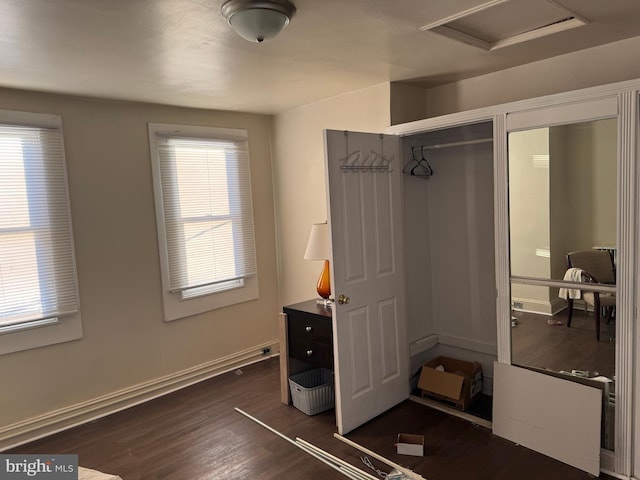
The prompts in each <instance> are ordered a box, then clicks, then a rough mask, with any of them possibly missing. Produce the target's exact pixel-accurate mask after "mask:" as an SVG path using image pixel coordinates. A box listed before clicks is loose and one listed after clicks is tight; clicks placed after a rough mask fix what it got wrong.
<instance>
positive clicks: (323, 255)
mask: <svg viewBox="0 0 640 480" xmlns="http://www.w3.org/2000/svg"><path fill="white" fill-rule="evenodd" d="M304 259H305V260H328V259H329V225H327V223H326V222H325V223H314V224H313V225H311V233H310V234H309V241H308V242H307V249H306V250H305V251H304Z"/></svg>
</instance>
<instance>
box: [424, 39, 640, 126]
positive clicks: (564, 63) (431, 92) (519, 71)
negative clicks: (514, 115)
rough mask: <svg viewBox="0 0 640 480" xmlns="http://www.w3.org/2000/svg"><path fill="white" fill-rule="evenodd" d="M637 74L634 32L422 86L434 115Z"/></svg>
mask: <svg viewBox="0 0 640 480" xmlns="http://www.w3.org/2000/svg"><path fill="white" fill-rule="evenodd" d="M469 48H471V47H469ZM639 77H640V37H635V38H631V39H627V40H622V41H619V42H614V43H609V44H606V45H602V46H599V47H594V48H589V49H586V50H581V51H578V52H573V53H568V54H565V55H559V56H557V57H553V58H549V59H546V60H541V61H538V62H532V63H529V64H526V65H521V66H518V67H513V68H509V69H506V70H502V71H499V72H495V73H490V74H487V75H481V76H478V77H474V78H470V79H467V80H462V81H459V82H455V83H450V84H446V85H442V86H440V87H435V88H430V89H427V91H426V102H427V104H426V112H427V117H437V116H439V115H444V114H447V113H452V112H461V111H464V110H471V109H474V108H480V107H487V106H491V105H498V104H501V103H506V102H511V101H515V100H523V99H527V98H534V97H538V96H542V95H549V94H552V93H560V92H566V91H571V90H577V89H580V88H586V87H592V86H596V85H605V84H607V83H613V82H617V81H622V80H632V79H635V78H639Z"/></svg>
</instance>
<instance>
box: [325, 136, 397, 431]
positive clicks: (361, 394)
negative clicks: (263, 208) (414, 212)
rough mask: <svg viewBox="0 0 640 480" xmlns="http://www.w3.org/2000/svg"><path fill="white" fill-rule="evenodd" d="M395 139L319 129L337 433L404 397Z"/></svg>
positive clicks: (356, 425) (370, 417)
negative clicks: (328, 247)
mask: <svg viewBox="0 0 640 480" xmlns="http://www.w3.org/2000/svg"><path fill="white" fill-rule="evenodd" d="M399 144H400V143H399V138H398V137H395V136H388V135H385V136H382V135H376V134H364V133H355V132H349V133H345V132H343V131H331V130H328V131H326V132H325V149H326V161H327V170H326V171H327V182H328V185H327V192H328V195H329V206H328V211H329V225H330V230H331V243H332V261H331V268H332V282H333V283H332V285H333V287H332V290H333V295H334V297H335V299H336V302H335V304H334V308H333V340H334V357H335V365H336V419H337V424H338V431H339V432H340V433H346V432H349V431H351V430H353V429H354V428H356V427H358V426H360V425H362V424H363V423H365V422H367V421H368V420H370V419H372V418H374V417H375V416H377V415H379V414H380V413H382V412H384V411H385V410H388V409H389V408H391V407H393V406H394V405H396V404H398V403H400V402H401V401H403V400H405V399H407V398H408V396H409V358H408V344H407V338H406V319H405V302H404V268H403V267H404V266H403V258H402V245H403V239H402V232H403V226H402V221H403V220H402V218H403V215H402V197H401V194H402V192H401V188H402V159H401V158H400V147H399ZM380 154H382V155H383V156H381V155H380ZM389 160H390V163H389V169H388V170H387V169H385V168H383V167H384V166H385V165H387V162H388V161H389ZM367 166H369V167H374V168H365V167H367ZM345 167H346V168H345ZM353 167H355V168H353ZM341 298H344V299H345V300H344V302H342V303H341V301H340V299H341ZM347 302H348V303H347Z"/></svg>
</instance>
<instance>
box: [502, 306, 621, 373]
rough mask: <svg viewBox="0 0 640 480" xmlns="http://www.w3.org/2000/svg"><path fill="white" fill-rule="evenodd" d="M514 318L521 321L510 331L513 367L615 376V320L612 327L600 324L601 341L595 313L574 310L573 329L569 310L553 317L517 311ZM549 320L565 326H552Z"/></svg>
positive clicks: (611, 323) (611, 324) (604, 323)
mask: <svg viewBox="0 0 640 480" xmlns="http://www.w3.org/2000/svg"><path fill="white" fill-rule="evenodd" d="M513 316H514V317H516V318H517V319H518V320H517V325H516V326H515V327H512V329H511V342H512V362H513V364H515V365H523V366H525V365H526V366H531V367H538V368H547V369H551V370H556V371H559V370H565V371H571V370H586V371H588V372H590V376H594V375H596V374H595V372H597V374H599V375H604V376H606V377H609V378H612V377H613V375H614V366H615V320H612V321H611V322H610V324H609V325H606V322H605V321H604V319H603V320H602V321H601V325H600V341H599V342H598V341H597V340H596V333H595V321H594V319H593V314H592V313H589V314H588V315H587V314H585V312H584V311H580V310H577V309H574V310H573V320H572V322H571V328H567V320H566V316H567V311H566V310H563V311H561V312H560V313H559V314H557V315H555V316H553V317H548V316H545V315H536V314H533V313H523V312H515V311H514V312H513ZM548 320H552V321H553V322H561V323H562V325H558V326H551V325H549V324H548Z"/></svg>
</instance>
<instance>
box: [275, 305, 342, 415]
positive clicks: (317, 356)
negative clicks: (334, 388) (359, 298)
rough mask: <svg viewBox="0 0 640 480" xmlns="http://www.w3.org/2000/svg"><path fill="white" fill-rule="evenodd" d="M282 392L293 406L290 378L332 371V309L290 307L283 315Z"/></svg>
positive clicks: (281, 324) (284, 399)
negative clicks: (312, 371)
mask: <svg viewBox="0 0 640 480" xmlns="http://www.w3.org/2000/svg"><path fill="white" fill-rule="evenodd" d="M279 328H280V392H281V400H282V403H286V404H287V405H288V404H290V403H291V396H290V393H289V377H290V376H291V375H293V374H296V373H300V372H304V371H306V370H310V369H312V368H328V369H330V370H333V330H332V325H331V309H330V308H326V307H324V306H323V305H321V304H318V303H317V302H316V300H308V301H306V302H301V303H296V304H294V305H287V306H286V307H283V308H282V313H281V314H280V326H279Z"/></svg>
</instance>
